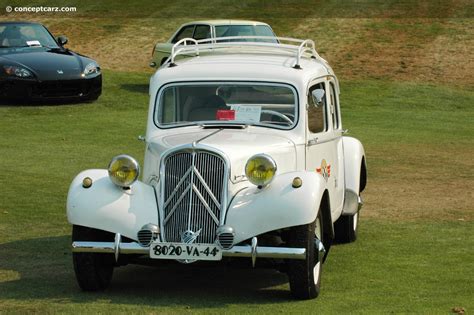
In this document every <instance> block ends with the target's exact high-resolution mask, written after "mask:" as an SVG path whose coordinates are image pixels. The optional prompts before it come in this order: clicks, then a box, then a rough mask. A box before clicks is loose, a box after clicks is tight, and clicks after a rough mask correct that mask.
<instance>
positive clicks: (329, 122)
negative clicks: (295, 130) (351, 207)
mask: <svg viewBox="0 0 474 315" xmlns="http://www.w3.org/2000/svg"><path fill="white" fill-rule="evenodd" d="M331 82H332V83H331ZM334 87H335V85H334V82H333V81H328V80H325V79H324V80H319V81H314V82H312V83H311V84H310V85H309V88H308V97H307V104H308V106H307V120H306V121H307V137H306V138H307V141H306V170H307V171H311V172H317V173H319V174H321V176H322V177H323V179H324V181H325V182H326V188H327V189H328V191H329V199H330V203H331V215H332V217H333V218H337V217H339V215H340V213H341V211H342V205H343V201H344V189H343V188H344V163H343V159H342V137H341V134H342V132H341V129H340V123H339V111H338V108H337V105H338V104H337V93H336V89H335V88H334ZM315 90H323V91H324V97H323V98H322V99H321V102H320V103H318V104H316V102H315V101H314V99H313V96H312V95H313V91H315ZM319 93H321V91H319Z"/></svg>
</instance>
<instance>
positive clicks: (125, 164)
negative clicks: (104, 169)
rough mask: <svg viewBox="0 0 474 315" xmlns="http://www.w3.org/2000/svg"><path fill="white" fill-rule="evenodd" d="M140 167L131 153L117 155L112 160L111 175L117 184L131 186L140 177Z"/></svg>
mask: <svg viewBox="0 0 474 315" xmlns="http://www.w3.org/2000/svg"><path fill="white" fill-rule="evenodd" d="M139 173H140V167H139V165H138V162H137V161H136V160H135V159H134V158H132V157H131V156H129V155H125V154H122V155H117V156H116V157H114V158H113V159H112V161H110V164H109V177H110V180H111V181H112V182H113V183H114V184H115V185H117V186H120V187H130V186H131V185H132V184H133V183H134V182H135V181H136V180H137V178H138V174H139Z"/></svg>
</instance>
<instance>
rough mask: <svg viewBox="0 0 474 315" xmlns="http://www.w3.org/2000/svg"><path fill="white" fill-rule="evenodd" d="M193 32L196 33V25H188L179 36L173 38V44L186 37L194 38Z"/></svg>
mask: <svg viewBox="0 0 474 315" xmlns="http://www.w3.org/2000/svg"><path fill="white" fill-rule="evenodd" d="M193 32H194V25H188V26H185V27H183V28H182V29H181V30H180V31H179V32H178V34H176V36H175V37H174V38H173V40H172V41H171V42H172V43H173V44H175V43H176V42H178V41H179V40H181V39H183V38H186V37H193Z"/></svg>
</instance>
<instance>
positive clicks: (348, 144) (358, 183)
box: [342, 137, 367, 215]
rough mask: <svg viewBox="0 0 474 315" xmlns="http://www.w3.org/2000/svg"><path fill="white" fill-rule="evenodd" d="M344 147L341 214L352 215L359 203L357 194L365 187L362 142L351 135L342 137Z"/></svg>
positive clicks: (365, 175)
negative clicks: (343, 192)
mask: <svg viewBox="0 0 474 315" xmlns="http://www.w3.org/2000/svg"><path fill="white" fill-rule="evenodd" d="M342 143H343V147H344V181H345V194H344V208H343V213H342V214H347V215H353V214H354V213H356V212H357V211H358V210H359V208H360V204H359V203H358V196H359V194H360V192H362V190H364V188H365V183H366V178H367V174H366V170H367V167H366V165H365V151H364V147H363V146H362V143H361V142H360V141H359V140H357V139H355V138H352V137H343V138H342Z"/></svg>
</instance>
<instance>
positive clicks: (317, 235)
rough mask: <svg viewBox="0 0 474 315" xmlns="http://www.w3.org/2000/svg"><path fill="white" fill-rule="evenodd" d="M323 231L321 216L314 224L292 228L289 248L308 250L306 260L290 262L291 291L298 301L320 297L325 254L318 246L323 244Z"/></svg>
mask: <svg viewBox="0 0 474 315" xmlns="http://www.w3.org/2000/svg"><path fill="white" fill-rule="evenodd" d="M322 231H323V227H322V220H321V215H320V214H318V217H317V218H316V220H315V221H314V222H313V223H310V224H305V225H300V226H295V227H293V228H291V231H290V239H289V247H294V248H305V249H306V259H305V260H296V259H294V260H290V261H289V269H288V278H289V280H290V290H291V294H292V295H293V296H294V297H295V298H297V299H302V300H307V299H314V298H316V297H317V296H318V295H319V291H320V286H321V273H322V258H323V257H322V256H323V254H322V253H320V252H319V251H318V250H317V249H316V245H317V244H318V243H319V242H322V235H323V233H322Z"/></svg>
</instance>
